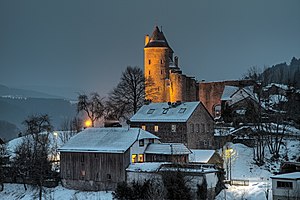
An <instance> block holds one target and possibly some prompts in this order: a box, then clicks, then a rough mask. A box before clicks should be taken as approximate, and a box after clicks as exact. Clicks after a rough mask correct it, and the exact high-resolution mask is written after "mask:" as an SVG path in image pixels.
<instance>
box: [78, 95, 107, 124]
mask: <svg viewBox="0 0 300 200" xmlns="http://www.w3.org/2000/svg"><path fill="white" fill-rule="evenodd" d="M80 111H83V112H85V113H86V115H87V116H88V118H89V119H90V120H91V122H92V127H94V126H95V121H97V120H98V119H100V118H101V117H103V114H104V104H103V98H101V97H100V95H99V94H98V93H96V92H94V93H91V95H90V96H89V97H88V96H87V95H85V94H80V95H79V96H78V103H77V112H80Z"/></svg>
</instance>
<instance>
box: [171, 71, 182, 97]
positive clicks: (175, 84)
mask: <svg viewBox="0 0 300 200" xmlns="http://www.w3.org/2000/svg"><path fill="white" fill-rule="evenodd" d="M184 78H185V77H183V76H182V74H180V73H170V82H171V85H170V88H169V90H170V102H176V101H185V98H184V90H183V88H184V86H185V79H184Z"/></svg>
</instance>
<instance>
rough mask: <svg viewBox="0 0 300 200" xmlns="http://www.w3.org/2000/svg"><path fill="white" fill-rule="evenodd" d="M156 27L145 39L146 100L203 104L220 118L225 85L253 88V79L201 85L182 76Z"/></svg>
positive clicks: (201, 83)
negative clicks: (198, 102)
mask: <svg viewBox="0 0 300 200" xmlns="http://www.w3.org/2000/svg"><path fill="white" fill-rule="evenodd" d="M173 54H174V51H173V50H172V48H171V47H170V45H169V44H168V42H167V39H166V37H165V36H164V33H163V32H162V30H160V29H159V28H158V27H157V26H156V27H155V28H154V31H153V33H152V35H151V37H150V36H149V35H146V36H145V47H144V73H145V80H146V84H145V85H146V88H145V92H146V99H147V100H151V101H152V102H155V103H159V102H177V101H181V102H190V101H201V102H202V103H203V105H204V106H205V108H206V109H207V110H208V112H209V113H210V114H211V115H212V116H213V117H217V116H219V115H220V111H221V96H222V93H223V90H224V88H225V86H236V87H240V88H241V87H245V86H249V85H254V84H255V82H254V81H252V80H227V81H217V82H204V81H202V82H200V83H198V82H197V81H196V80H195V78H194V77H189V76H187V75H185V74H183V73H182V71H181V70H180V67H179V64H178V57H177V56H175V57H174V56H173Z"/></svg>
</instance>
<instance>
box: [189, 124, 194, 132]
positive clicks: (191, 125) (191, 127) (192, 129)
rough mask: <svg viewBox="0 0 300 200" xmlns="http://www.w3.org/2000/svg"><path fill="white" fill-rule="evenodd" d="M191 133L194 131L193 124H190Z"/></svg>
mask: <svg viewBox="0 0 300 200" xmlns="http://www.w3.org/2000/svg"><path fill="white" fill-rule="evenodd" d="M190 129H191V133H194V124H190Z"/></svg>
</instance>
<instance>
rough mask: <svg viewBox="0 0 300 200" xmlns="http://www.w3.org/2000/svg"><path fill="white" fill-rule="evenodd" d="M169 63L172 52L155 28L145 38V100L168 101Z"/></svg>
mask: <svg viewBox="0 0 300 200" xmlns="http://www.w3.org/2000/svg"><path fill="white" fill-rule="evenodd" d="M170 62H173V50H172V49H171V47H170V46H169V44H168V42H167V40H166V38H165V36H164V34H163V32H162V31H161V30H159V28H158V27H157V26H156V27H155V28H154V31H153V33H152V35H151V37H149V36H148V35H146V37H145V47H144V73H145V79H146V99H150V100H152V102H168V101H170V77H169V65H170Z"/></svg>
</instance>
